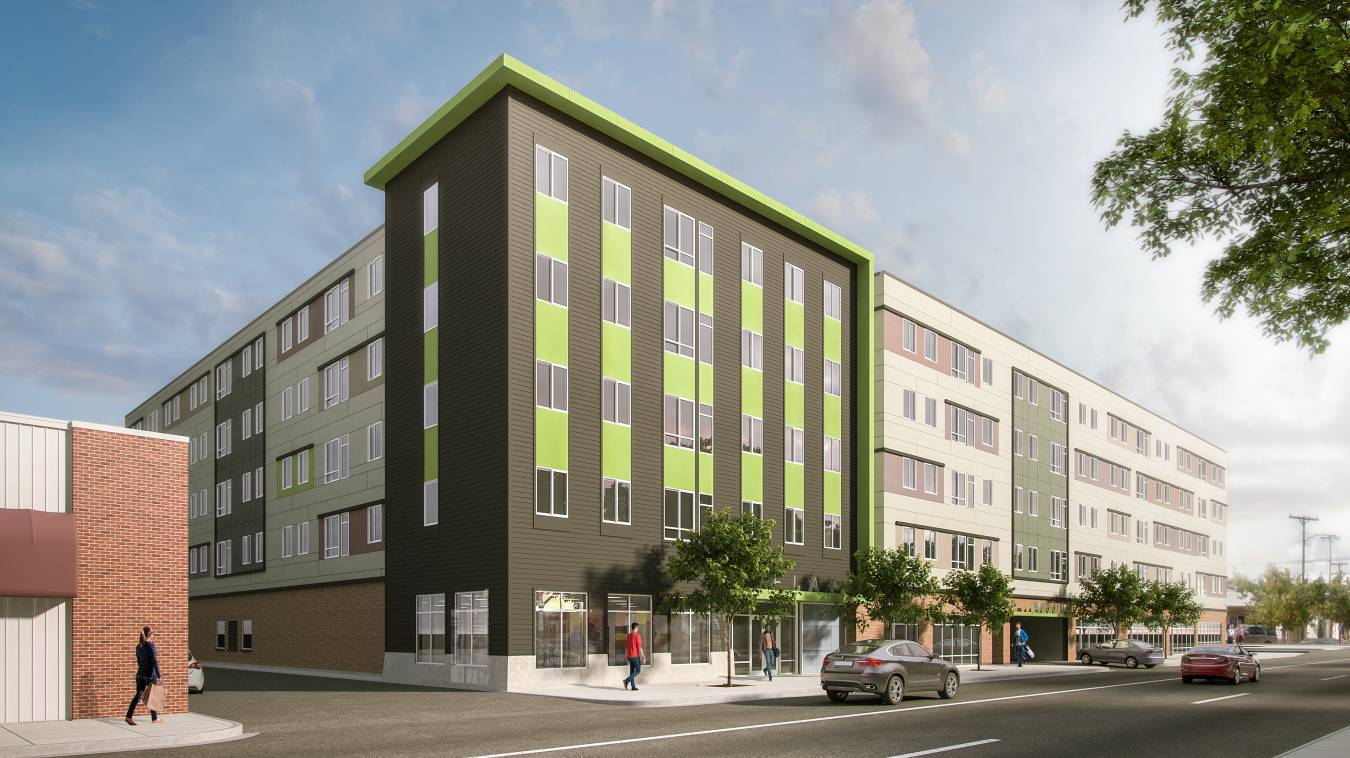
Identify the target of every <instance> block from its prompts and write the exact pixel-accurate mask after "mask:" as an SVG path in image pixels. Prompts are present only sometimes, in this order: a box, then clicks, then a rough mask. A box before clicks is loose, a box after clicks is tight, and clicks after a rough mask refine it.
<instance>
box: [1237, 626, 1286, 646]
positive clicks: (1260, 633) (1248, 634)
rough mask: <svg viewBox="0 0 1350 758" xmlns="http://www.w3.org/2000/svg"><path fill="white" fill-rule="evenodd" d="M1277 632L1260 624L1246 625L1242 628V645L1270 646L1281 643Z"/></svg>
mask: <svg viewBox="0 0 1350 758" xmlns="http://www.w3.org/2000/svg"><path fill="white" fill-rule="evenodd" d="M1279 641H1280V640H1279V638H1278V637H1277V636H1276V635H1275V630H1274V629H1271V628H1270V627H1266V626H1261V625H1260V624H1245V625H1243V627H1242V644H1244V645H1270V644H1273V643H1276V642H1279Z"/></svg>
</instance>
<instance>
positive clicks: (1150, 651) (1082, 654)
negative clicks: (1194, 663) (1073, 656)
mask: <svg viewBox="0 0 1350 758" xmlns="http://www.w3.org/2000/svg"><path fill="white" fill-rule="evenodd" d="M1078 660H1080V661H1082V662H1083V665H1085V666H1091V665H1092V664H1094V663H1100V664H1102V665H1103V666H1107V665H1110V664H1112V663H1123V664H1125V665H1126V666H1129V667H1130V668H1132V669H1133V668H1138V667H1139V666H1141V665H1142V666H1144V667H1145V668H1153V667H1154V666H1157V665H1158V664H1159V663H1162V662H1163V661H1164V660H1165V658H1164V657H1163V651H1161V650H1158V649H1156V648H1154V647H1153V646H1152V645H1150V644H1148V643H1147V642H1140V641H1139V640H1107V641H1106V642H1103V643H1102V644H1100V645H1096V646H1094V647H1085V648H1083V649H1082V650H1080V651H1078Z"/></svg>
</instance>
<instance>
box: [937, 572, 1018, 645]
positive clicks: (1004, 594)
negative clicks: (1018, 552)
mask: <svg viewBox="0 0 1350 758" xmlns="http://www.w3.org/2000/svg"><path fill="white" fill-rule="evenodd" d="M1012 597H1013V583H1012V577H1010V576H1008V575H1007V574H1005V573H1003V572H1002V571H999V570H998V569H997V568H995V567H994V566H992V565H989V564H985V565H983V566H981V567H980V569H979V570H978V571H964V570H961V571H953V572H951V573H949V574H947V575H946V576H944V577H942V592H941V598H942V601H943V602H944V603H947V604H949V605H951V606H952V607H953V608H955V612H954V614H953V615H959V616H964V617H966V618H967V619H971V620H974V621H977V622H979V623H980V625H981V626H983V627H984V628H986V629H1000V628H1002V627H1003V625H1004V624H1006V623H1008V621H1009V620H1011V619H1012V617H1013V613H1014V612H1016V610H1017V606H1016V605H1014V604H1013V599H1012ZM980 644H981V645H982V644H983V636H981V640H980ZM976 652H977V655H976V657H975V668H976V669H977V670H978V669H979V668H980V656H979V655H978V653H982V652H983V651H982V650H977V651H976Z"/></svg>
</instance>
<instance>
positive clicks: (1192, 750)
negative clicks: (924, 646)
mask: <svg viewBox="0 0 1350 758" xmlns="http://www.w3.org/2000/svg"><path fill="white" fill-rule="evenodd" d="M1341 674H1347V675H1350V650H1347V651H1334V652H1332V651H1329V652H1318V653H1308V654H1305V655H1301V656H1296V657H1289V658H1281V659H1278V660H1271V661H1268V662H1266V663H1265V664H1264V666H1263V668H1262V678H1261V681H1260V682H1259V683H1254V684H1253V683H1247V682H1244V683H1242V684H1241V685H1238V686H1236V687H1234V686H1230V685H1227V684H1209V683H1197V684H1190V685H1184V684H1182V683H1181V681H1180V679H1179V677H1178V673H1177V670H1176V669H1174V668H1173V669H1170V670H1169V669H1153V670H1146V669H1138V670H1126V669H1118V668H1113V669H1109V670H1108V669H1102V670H1100V671H1098V672H1094V673H1090V674H1079V675H1076V676H1065V677H1048V678H1037V679H1020V680H1005V681H998V682H986V683H981V684H971V685H967V686H965V687H963V688H962V690H961V692H960V693H959V694H958V695H957V698H956V699H955V700H952V701H944V700H939V699H938V698H937V697H936V696H935V695H932V696H930V695H927V694H917V695H913V696H910V697H907V698H906V699H905V702H904V703H902V704H900V705H899V706H893V707H887V706H883V705H881V704H879V703H878V702H877V701H876V700H875V699H869V698H861V697H856V696H855V699H852V700H850V701H849V702H847V703H843V704H835V703H831V702H829V701H828V700H826V699H825V697H824V696H823V695H821V696H819V697H810V698H793V699H785V700H773V701H755V702H748V703H739V704H721V705H710V706H697V707H684V708H633V707H628V706H616V705H597V704H590V703H578V702H572V701H566V700H559V699H555V698H541V697H531V696H525V695H507V694H496V693H470V692H450V691H444V690H431V689H417V688H408V687H399V686H388V685H376V684H364V683H360V682H346V681H341V680H328V679H314V678H308V677H292V676H282V675H275V674H258V673H244V672H234V671H225V670H220V669H217V670H214V671H211V672H209V673H208V677H209V681H208V691H207V692H205V693H203V694H200V695H193V696H192V697H191V699H190V703H189V704H190V707H191V709H192V710H193V711H196V712H198V713H205V714H208V715H212V716H220V717H223V718H228V719H233V720H236V721H240V722H243V724H244V728H245V731H247V732H256V733H257V736H254V737H250V738H248V739H245V740H239V741H234V742H227V743H220V744H216V745H208V746H200V747H193V748H188V749H183V750H168V751H155V752H154V753H147V754H146V755H155V756H174V755H180V754H181V755H184V756H186V755H189V754H190V755H192V756H194V758H195V757H196V756H204V757H210V756H230V755H247V756H250V757H251V758H261V757H264V756H296V755H329V756H376V755H379V756H391V755H399V756H402V755H410V756H411V755H437V756H447V755H449V756H484V755H500V754H512V753H515V752H516V751H530V752H529V753H528V754H533V755H543V756H559V757H560V758H565V757H566V756H582V755H586V756H590V755H596V756H616V757H617V756H633V755H669V756H698V757H699V758H707V757H708V756H720V755H734V756H738V758H741V757H744V758H751V757H754V756H765V757H766V758H768V757H772V758H782V757H783V756H820V755H848V756H865V757H867V758H873V757H876V758H889V757H890V756H902V755H910V754H914V753H920V752H922V751H935V750H937V749H939V748H948V747H952V746H957V745H965V744H967V743H979V744H973V745H970V746H968V747H963V748H959V749H955V750H951V751H948V752H944V753H940V754H942V755H952V756H955V757H956V758H994V757H995V756H1026V755H1033V756H1040V757H1042V758H1049V757H1052V756H1070V755H1083V756H1092V758H1107V757H1109V756H1150V758H1152V757H1154V756H1170V755H1186V756H1221V757H1222V758H1241V757H1243V756H1274V755H1278V754H1279V753H1282V752H1284V751H1286V750H1289V749H1291V748H1294V747H1297V746H1299V745H1302V744H1305V743H1307V742H1309V741H1311V740H1314V739H1316V738H1318V737H1321V736H1322V735H1325V734H1328V733H1330V732H1333V731H1335V730H1337V729H1340V728H1342V727H1345V726H1347V725H1350V676H1340V675H1341ZM1333 677H1338V678H1333ZM1233 695H1237V697H1230V696H1233ZM1212 698H1224V699H1219V700H1213V701H1212V702H1198V701H1206V700H1210V699H1212ZM986 740H988V742H984V741H986ZM930 754H939V753H930Z"/></svg>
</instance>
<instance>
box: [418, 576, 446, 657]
mask: <svg viewBox="0 0 1350 758" xmlns="http://www.w3.org/2000/svg"><path fill="white" fill-rule="evenodd" d="M416 612H417V655H416V656H415V660H416V662H417V663H431V664H442V663H445V594H444V593H439V594H435V595H418V596H417V603H416Z"/></svg>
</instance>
